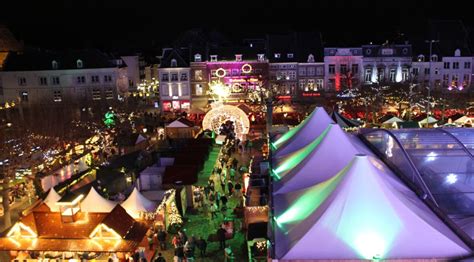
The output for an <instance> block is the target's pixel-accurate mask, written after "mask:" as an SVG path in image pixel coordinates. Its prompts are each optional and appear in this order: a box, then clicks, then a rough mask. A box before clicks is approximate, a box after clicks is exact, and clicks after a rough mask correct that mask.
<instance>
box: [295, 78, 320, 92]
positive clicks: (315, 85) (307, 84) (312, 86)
mask: <svg viewBox="0 0 474 262" xmlns="http://www.w3.org/2000/svg"><path fill="white" fill-rule="evenodd" d="M323 83H324V79H306V80H305V79H302V80H300V81H299V85H300V89H301V90H302V91H304V92H311V91H319V90H321V89H323Z"/></svg>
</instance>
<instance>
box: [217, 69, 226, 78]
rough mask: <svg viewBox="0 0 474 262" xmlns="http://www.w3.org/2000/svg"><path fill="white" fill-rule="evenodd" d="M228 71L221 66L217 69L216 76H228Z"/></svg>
mask: <svg viewBox="0 0 474 262" xmlns="http://www.w3.org/2000/svg"><path fill="white" fill-rule="evenodd" d="M226 74H227V73H226V71H225V69H224V68H222V67H221V68H219V69H217V70H216V76H217V77H219V78H223V77H224V76H226Z"/></svg>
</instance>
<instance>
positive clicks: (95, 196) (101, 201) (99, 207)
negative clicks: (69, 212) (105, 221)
mask: <svg viewBox="0 0 474 262" xmlns="http://www.w3.org/2000/svg"><path fill="white" fill-rule="evenodd" d="M116 205H117V203H115V202H113V201H111V200H108V199H105V198H103V197H102V196H101V195H99V193H97V191H96V190H95V188H94V187H91V190H89V193H88V194H87V196H86V197H85V198H84V200H82V202H81V211H83V212H91V213H109V212H110V211H112V209H114V207H115V206H116Z"/></svg>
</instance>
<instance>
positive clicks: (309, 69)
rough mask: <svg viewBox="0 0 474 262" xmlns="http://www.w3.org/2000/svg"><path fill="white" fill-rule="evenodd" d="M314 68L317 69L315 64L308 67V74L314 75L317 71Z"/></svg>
mask: <svg viewBox="0 0 474 262" xmlns="http://www.w3.org/2000/svg"><path fill="white" fill-rule="evenodd" d="M314 70H315V68H314V67H313V66H311V67H308V75H309V76H314V73H315V72H314Z"/></svg>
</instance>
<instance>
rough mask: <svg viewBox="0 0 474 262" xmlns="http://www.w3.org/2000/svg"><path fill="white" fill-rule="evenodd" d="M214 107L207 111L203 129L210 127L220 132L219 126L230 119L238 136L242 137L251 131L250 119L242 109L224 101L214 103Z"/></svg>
mask: <svg viewBox="0 0 474 262" xmlns="http://www.w3.org/2000/svg"><path fill="white" fill-rule="evenodd" d="M212 107H213V108H212V109H211V110H210V111H209V112H207V114H206V115H205V116H204V119H203V121H202V127H203V129H209V130H212V131H214V132H216V133H219V128H220V127H221V125H222V124H223V123H225V122H226V121H228V120H230V121H232V122H234V128H235V133H236V135H237V137H242V135H245V134H247V133H248V132H249V128H250V121H249V118H248V117H247V115H246V114H245V112H244V111H242V109H240V108H238V107H236V106H231V105H223V104H222V103H214V104H212Z"/></svg>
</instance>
